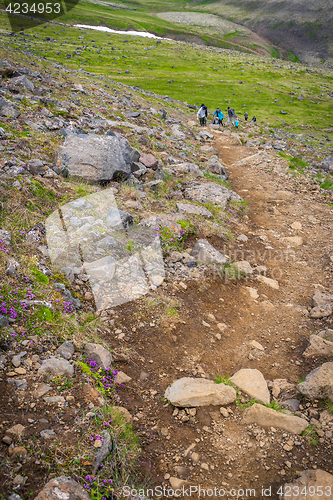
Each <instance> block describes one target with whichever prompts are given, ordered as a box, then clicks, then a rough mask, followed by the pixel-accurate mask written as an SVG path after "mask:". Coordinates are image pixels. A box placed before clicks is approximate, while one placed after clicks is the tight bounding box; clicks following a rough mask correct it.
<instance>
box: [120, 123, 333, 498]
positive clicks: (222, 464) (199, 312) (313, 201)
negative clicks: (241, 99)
mask: <svg viewBox="0 0 333 500" xmlns="http://www.w3.org/2000/svg"><path fill="white" fill-rule="evenodd" d="M214 133H215V141H214V144H212V145H214V146H215V147H216V148H217V149H218V152H219V157H220V161H221V162H222V163H223V165H224V166H225V167H226V170H227V173H228V175H229V180H230V181H231V184H232V187H233V189H234V190H235V191H236V192H237V193H238V194H239V195H241V196H242V197H243V198H244V199H246V201H247V203H248V207H249V210H248V213H247V215H246V216H245V217H244V218H243V220H242V222H241V223H237V225H236V227H237V233H238V237H236V245H235V244H232V245H230V246H229V244H228V242H227V241H222V240H219V241H218V240H217V239H214V238H208V239H209V240H210V241H211V243H214V247H215V248H216V249H218V250H220V251H221V253H223V254H224V253H226V255H229V257H230V258H231V260H232V261H236V262H238V265H239V268H240V269H242V270H246V272H247V277H246V279H244V277H243V275H242V277H241V279H239V280H233V279H227V280H226V279H222V280H221V278H217V279H216V277H214V276H211V277H210V279H208V280H207V281H206V282H201V284H198V283H195V282H194V283H193V282H190V283H187V285H185V286H184V284H183V286H179V284H178V286H177V285H175V286H173V287H171V290H170V292H169V294H170V295H172V296H173V297H177V300H178V301H179V302H180V304H181V321H177V320H175V321H172V320H170V321H168V322H166V324H164V325H163V324H162V325H160V326H159V327H158V328H156V326H157V325H155V321H156V316H155V315H154V314H152V316H151V322H150V328H148V329H139V331H138V332H137V333H131V335H130V337H131V339H130V341H129V342H130V345H131V346H133V348H134V349H135V350H137V352H138V353H139V358H138V361H137V362H136V363H135V365H131V366H130V367H127V370H126V373H128V374H130V375H131V377H132V382H131V385H132V386H131V388H129V387H128V388H127V389H126V391H127V400H126V406H127V407H128V408H129V409H130V411H131V412H134V415H135V416H134V420H135V421H136V422H137V425H138V427H139V429H141V433H142V435H143V436H145V437H146V440H147V443H146V445H144V449H145V451H146V453H147V455H148V456H149V457H150V458H151V459H152V461H153V464H155V467H156V470H155V474H157V475H159V477H160V480H161V482H162V483H164V484H165V485H168V484H171V485H172V486H173V487H175V486H179V485H189V484H192V485H196V484H201V485H202V486H203V487H206V488H209V487H212V486H214V487H215V486H221V485H222V486H223V487H224V488H225V489H228V488H229V489H230V488H237V487H247V488H250V487H252V488H256V489H258V488H259V485H262V486H265V487H269V486H272V487H274V488H273V490H274V491H275V492H276V491H277V490H278V488H279V486H281V485H282V484H284V483H285V482H286V479H291V480H293V479H294V478H295V477H296V473H297V472H299V471H301V470H304V469H309V468H312V467H314V468H322V469H324V470H326V471H331V470H332V466H333V456H332V427H331V426H330V422H332V421H333V417H332V416H331V415H330V414H328V413H327V411H325V410H324V412H323V413H322V415H323V416H322V417H320V421H319V413H318V410H317V408H318V406H320V404H319V401H318V400H315V401H313V402H312V403H311V404H310V403H306V402H304V403H302V401H301V405H300V394H299V393H298V391H297V390H296V385H297V384H298V383H299V382H300V381H301V380H302V379H304V377H305V376H306V375H307V374H308V373H309V372H311V370H312V369H314V368H316V367H318V366H320V365H321V364H322V363H323V362H325V361H329V360H330V359H332V358H331V357H325V356H320V355H317V356H315V357H314V356H311V357H309V358H305V357H304V356H303V355H302V353H303V352H304V351H305V349H306V348H307V347H308V345H309V336H310V334H311V333H319V331H322V330H325V329H327V328H329V327H330V325H331V324H332V320H329V319H328V320H327V321H326V322H325V323H324V326H323V323H322V320H320V319H317V320H316V319H311V318H310V317H309V309H310V307H309V306H310V303H311V297H312V296H313V293H314V291H315V290H318V291H321V292H324V291H326V292H328V291H329V290H330V279H331V276H332V274H331V273H332V259H330V256H331V255H332V243H331V241H330V237H331V234H332V230H333V224H332V218H331V208H330V207H329V206H327V205H325V204H324V203H323V198H322V197H321V196H319V195H318V196H317V194H316V189H314V184H312V183H311V181H310V182H308V181H307V180H306V179H301V180H297V179H295V178H294V177H292V176H291V175H290V174H289V172H288V168H287V165H286V162H285V160H283V159H282V158H280V157H278V156H277V155H276V154H275V155H270V154H268V153H267V152H265V151H263V150H260V149H257V148H245V147H244V146H242V145H240V144H238V145H235V142H236V143H238V141H237V138H236V140H235V136H234V134H231V135H230V132H229V131H224V132H223V133H221V134H219V133H218V132H214ZM244 159H246V160H244ZM228 252H229V254H228ZM184 288H186V289H184ZM162 293H163V294H165V292H161V294H162ZM126 309H127V311H126V312H125V311H123V313H124V314H125V317H126V321H124V319H123V324H126V326H127V328H128V330H129V331H130V330H131V325H132V324H133V326H134V324H135V322H134V321H133V319H131V316H132V313H133V311H134V310H135V312H136V314H139V317H140V306H137V305H132V306H130V310H131V311H130V312H129V311H128V305H127V306H126ZM141 314H143V313H141ZM134 329H135V327H134ZM128 340H129V339H128ZM332 340H333V339H332ZM332 352H333V351H332V350H331V353H332ZM326 354H328V353H327V352H326ZM140 358H141V359H140ZM242 369H250V370H251V372H244V375H245V378H247V377H250V378H251V377H252V376H254V377H257V376H259V375H260V373H258V372H252V370H259V372H261V373H262V374H263V377H262V376H261V377H262V380H261V379H260V376H259V380H257V385H256V383H254V384H253V386H256V388H255V389H254V390H253V392H252V393H251V389H250V391H249V392H247V391H246V390H245V389H246V383H245V385H244V380H243V382H240V385H239V387H242V389H243V388H244V390H245V393H246V392H247V396H249V395H250V396H251V397H252V398H255V399H257V400H260V395H261V394H264V398H265V397H267V394H266V392H265V390H266V391H267V393H268V390H267V385H268V387H269V388H270V390H271V391H272V396H268V400H265V399H264V402H266V403H267V402H269V401H270V400H271V401H272V400H273V399H274V400H277V401H279V402H280V404H282V405H283V401H284V400H289V402H288V403H287V404H286V406H285V408H287V409H288V410H291V411H292V413H293V414H295V415H296V417H297V416H298V418H300V419H301V420H302V423H301V425H303V427H301V430H298V431H297V432H295V434H294V431H295V430H291V429H293V427H290V426H289V424H288V425H287V426H286V427H284V423H282V424H281V422H278V421H275V420H274V418H276V414H277V415H278V416H280V415H283V414H281V413H280V412H274V413H275V414H274V416H273V417H272V416H271V415H266V414H265V415H263V420H260V418H259V417H258V415H255V416H254V417H253V416H252V415H248V417H247V418H248V419H249V420H248V423H250V424H251V423H254V422H257V423H260V424H261V425H262V426H263V427H257V426H256V425H254V426H251V425H250V426H249V427H246V426H245V425H244V423H246V422H245V421H244V418H245V417H244V408H245V407H246V404H245V405H243V406H242V403H241V402H240V404H239V406H235V405H226V406H224V407H222V408H221V410H219V407H218V406H215V405H214V406H209V404H208V406H207V403H206V404H205V405H204V406H203V407H198V408H185V409H184V408H181V407H180V408H179V401H178V402H177V403H175V405H176V406H173V405H170V404H168V403H167V402H166V404H164V407H161V403H160V399H161V396H162V395H163V394H164V390H165V388H166V387H168V386H169V385H170V384H172V383H173V382H174V381H175V380H176V379H180V378H181V377H195V378H198V377H201V378H204V379H212V378H214V377H218V375H220V376H221V377H223V376H231V375H233V374H234V373H235V372H237V371H239V370H242ZM265 380H266V381H268V384H267V385H266V382H265ZM235 381H236V379H235ZM251 382H253V380H251ZM330 383H331V382H330ZM250 385H251V384H250ZM265 387H266V389H265ZM182 389H184V388H182ZM245 393H244V394H245ZM166 397H167V398H168V399H169V397H170V396H169V395H168V393H166ZM145 400H146V401H145ZM241 401H243V402H244V403H245V401H246V400H245V399H242V400H241ZM215 404H216V401H215ZM299 405H300V406H299ZM183 406H186V404H184V405H183ZM187 406H191V405H190V404H188V405H187ZM193 406H194V405H193ZM254 406H256V405H254ZM276 407H278V406H276ZM252 408H254V407H252ZM260 408H262V407H260ZM273 408H274V406H273ZM255 410H256V411H258V410H257V409H255ZM246 411H247V412H249V410H246ZM269 411H271V412H272V411H273V410H269ZM135 412H137V413H136V414H135ZM259 413H260V412H259ZM296 417H292V418H296ZM271 418H273V420H271ZM252 419H253V420H252ZM304 419H306V420H304ZM325 419H326V420H325ZM304 421H305V422H306V424H305V427H307V425H309V424H310V425H312V426H314V429H315V430H314V431H313V435H312V434H311V433H310V434H311V439H312V438H313V437H314V436H315V437H316V439H315V441H316V446H314V445H309V444H308V443H307V441H306V436H305V437H302V436H300V433H301V432H302V431H303V430H304ZM327 425H328V427H327ZM281 429H282V430H281ZM194 497H195V496H194ZM272 497H273V498H278V495H277V494H276V493H275V494H273V493H272ZM216 498H217V497H216ZM240 498H242V496H241V495H240Z"/></svg>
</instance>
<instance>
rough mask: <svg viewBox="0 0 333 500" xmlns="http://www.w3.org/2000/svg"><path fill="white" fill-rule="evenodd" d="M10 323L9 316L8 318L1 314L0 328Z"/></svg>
mask: <svg viewBox="0 0 333 500" xmlns="http://www.w3.org/2000/svg"><path fill="white" fill-rule="evenodd" d="M8 324H9V321H8V318H6V316H4V315H3V314H0V328H3V327H4V326H7V325H8Z"/></svg>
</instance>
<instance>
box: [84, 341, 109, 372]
mask: <svg viewBox="0 0 333 500" xmlns="http://www.w3.org/2000/svg"><path fill="white" fill-rule="evenodd" d="M84 352H85V355H86V356H87V357H88V358H89V359H91V360H92V361H96V363H97V366H100V367H101V368H103V369H104V370H106V369H107V368H108V367H109V366H111V364H112V356H111V353H110V352H109V351H108V350H107V349H105V347H103V346H101V345H100V344H86V345H85V348H84Z"/></svg>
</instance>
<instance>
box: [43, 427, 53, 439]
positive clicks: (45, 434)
mask: <svg viewBox="0 0 333 500" xmlns="http://www.w3.org/2000/svg"><path fill="white" fill-rule="evenodd" d="M40 437H41V438H42V439H52V438H54V437H56V433H55V432H54V430H52V429H45V430H44V431H41V432H40Z"/></svg>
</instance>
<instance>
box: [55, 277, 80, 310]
mask: <svg viewBox="0 0 333 500" xmlns="http://www.w3.org/2000/svg"><path fill="white" fill-rule="evenodd" d="M53 288H55V289H56V290H58V292H60V293H61V294H62V295H63V296H64V297H65V298H66V299H67V301H68V302H70V303H71V304H73V306H74V307H75V308H76V309H80V307H81V302H80V300H79V299H74V297H73V296H72V294H71V292H70V291H69V290H67V288H66V287H65V285H64V284H63V283H54V285H53Z"/></svg>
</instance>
